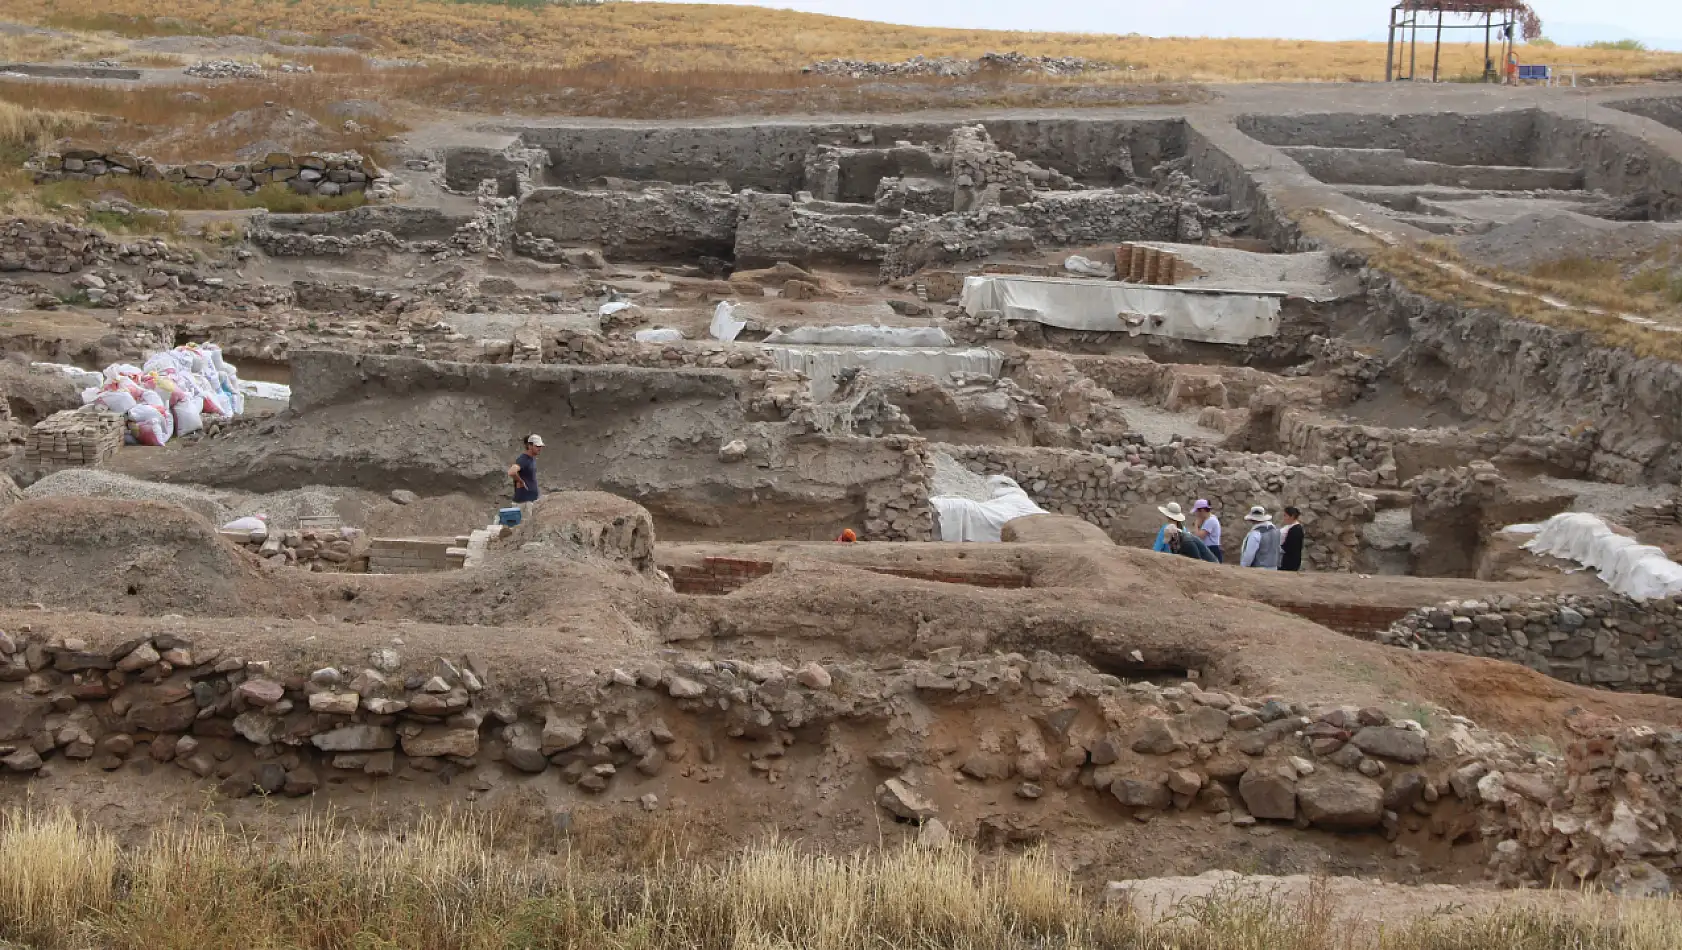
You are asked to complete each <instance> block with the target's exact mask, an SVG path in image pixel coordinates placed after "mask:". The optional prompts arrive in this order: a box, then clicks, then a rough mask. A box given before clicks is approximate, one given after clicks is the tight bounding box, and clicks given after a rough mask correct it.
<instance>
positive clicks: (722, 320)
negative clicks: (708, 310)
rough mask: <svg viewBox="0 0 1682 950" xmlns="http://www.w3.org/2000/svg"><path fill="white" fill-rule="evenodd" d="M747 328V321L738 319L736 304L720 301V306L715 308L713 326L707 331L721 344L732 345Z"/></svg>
mask: <svg viewBox="0 0 1682 950" xmlns="http://www.w3.org/2000/svg"><path fill="white" fill-rule="evenodd" d="M747 326H748V322H747V321H746V320H741V319H738V318H737V316H736V305H735V304H733V303H731V302H730V301H728V300H720V301H719V302H718V306H717V307H714V308H713V322H712V326H710V327H708V328H707V329H708V332H710V333H712V337H713V339H715V340H717V341H719V342H720V343H732V342H735V339H736V337H738V336H740V335H741V333H742V331H743V330H745V329H747Z"/></svg>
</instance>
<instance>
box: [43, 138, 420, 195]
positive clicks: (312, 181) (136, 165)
mask: <svg viewBox="0 0 1682 950" xmlns="http://www.w3.org/2000/svg"><path fill="white" fill-rule="evenodd" d="M25 167H26V168H28V169H29V170H30V171H31V172H33V173H34V176H35V181H36V183H40V182H46V181H100V180H102V179H112V178H126V177H134V178H142V179H145V180H148V181H167V182H172V183H174V184H178V185H187V186H191V187H197V188H233V189H235V190H238V191H255V190H257V189H258V188H261V187H263V186H264V185H268V184H281V185H285V186H286V187H288V188H290V189H292V190H293V191H295V192H297V193H299V194H302V195H320V196H322V197H332V196H334V195H350V194H356V193H359V192H364V191H365V192H367V193H368V197H370V198H390V197H392V190H391V185H390V182H389V180H382V178H383V176H382V173H381V172H380V170H379V169H378V168H376V167H375V166H374V164H373V162H371V161H369V160H368V159H366V158H364V157H363V156H361V155H359V154H357V153H355V152H344V153H342V154H334V153H322V154H310V155H292V154H290V153H287V152H271V153H269V154H268V155H266V156H264V157H263V158H262V159H261V160H259V161H255V162H231V163H217V162H189V163H187V164H183V165H161V164H159V163H157V162H155V161H153V160H152V159H150V158H145V157H141V156H137V155H133V154H130V153H127V152H100V151H96V150H93V149H67V150H65V151H64V152H49V153H47V154H45V155H41V156H38V157H36V158H34V159H32V160H31V161H30V162H29V163H28V164H27V165H26V166H25Z"/></svg>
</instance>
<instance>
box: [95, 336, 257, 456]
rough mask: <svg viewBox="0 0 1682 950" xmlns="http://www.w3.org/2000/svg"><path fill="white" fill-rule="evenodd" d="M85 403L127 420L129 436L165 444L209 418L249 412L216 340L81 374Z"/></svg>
mask: <svg viewBox="0 0 1682 950" xmlns="http://www.w3.org/2000/svg"><path fill="white" fill-rule="evenodd" d="M77 378H78V381H79V382H81V383H82V384H83V385H84V386H85V387H86V388H85V389H83V390H82V402H83V404H88V403H98V404H99V405H101V406H103V407H104V408H106V409H108V410H110V411H112V412H115V413H119V414H121V415H123V416H125V417H126V418H127V419H128V440H129V441H130V442H131V443H134V444H137V445H163V444H164V443H166V442H168V441H169V440H170V439H172V438H175V437H176V436H182V435H188V434H190V433H193V432H197V431H199V430H200V429H202V428H204V424H205V419H206V417H221V418H224V419H231V418H233V417H234V416H237V415H240V414H241V413H243V412H244V411H245V395H244V393H242V392H241V391H240V379H239V373H238V371H237V370H236V369H235V368H234V366H233V365H232V364H230V363H227V362H225V361H224V360H223V359H222V349H221V347H219V346H217V345H216V344H214V343H203V344H194V343H190V344H187V345H185V346H178V347H176V348H175V349H173V350H165V351H163V352H161V353H153V354H151V355H150V356H148V357H147V358H146V362H145V364H144V365H142V366H135V365H133V364H131V363H113V364H111V365H110V366H107V367H105V370H104V372H102V373H89V372H80V373H78V377H77Z"/></svg>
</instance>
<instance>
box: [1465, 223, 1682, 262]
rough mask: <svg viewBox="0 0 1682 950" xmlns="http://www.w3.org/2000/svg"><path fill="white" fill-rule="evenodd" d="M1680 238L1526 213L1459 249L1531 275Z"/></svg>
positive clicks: (1668, 232) (1669, 231) (1643, 227)
mask: <svg viewBox="0 0 1682 950" xmlns="http://www.w3.org/2000/svg"><path fill="white" fill-rule="evenodd" d="M1678 239H1682V230H1678V229H1676V228H1671V227H1665V226H1663V225H1656V224H1626V223H1622V222H1616V221H1605V220H1602V219H1600V218H1591V217H1588V216H1586V215H1580V214H1528V215H1525V216H1524V217H1522V218H1517V219H1515V220H1513V221H1512V222H1511V223H1508V224H1503V225H1501V226H1500V227H1498V228H1495V229H1493V230H1490V231H1487V232H1485V233H1483V234H1475V235H1471V236H1469V237H1464V238H1461V239H1460V240H1459V241H1458V242H1456V244H1457V246H1458V248H1459V250H1460V253H1462V254H1464V255H1465V256H1467V257H1468V258H1471V259H1472V260H1475V261H1478V262H1481V263H1484V264H1493V265H1495V266H1497V267H1505V268H1507V269H1509V270H1517V271H1528V270H1530V269H1532V268H1534V267H1537V266H1539V265H1542V264H1547V263H1550V262H1552V261H1558V260H1563V259H1566V258H1580V257H1592V258H1595V259H1597V260H1603V261H1623V260H1629V259H1631V258H1635V257H1640V256H1641V255H1643V254H1646V253H1648V252H1650V251H1652V250H1653V249H1654V248H1657V247H1659V246H1661V245H1663V244H1666V243H1669V242H1671V241H1675V240H1678Z"/></svg>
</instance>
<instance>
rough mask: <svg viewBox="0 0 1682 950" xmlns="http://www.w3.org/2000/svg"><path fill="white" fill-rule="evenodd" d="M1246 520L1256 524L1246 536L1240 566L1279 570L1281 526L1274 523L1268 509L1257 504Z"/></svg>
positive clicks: (1246, 516) (1245, 517)
mask: <svg viewBox="0 0 1682 950" xmlns="http://www.w3.org/2000/svg"><path fill="white" fill-rule="evenodd" d="M1244 520H1245V521H1248V522H1250V524H1252V525H1254V527H1252V528H1251V529H1250V533H1249V534H1247V535H1245V536H1244V554H1243V556H1242V557H1241V558H1240V559H1239V562H1238V566H1239V567H1259V568H1262V569H1264V570H1269V571H1277V570H1278V569H1279V526H1278V525H1275V524H1274V523H1273V516H1272V515H1270V514H1268V513H1267V509H1266V508H1263V507H1262V506H1261V505H1257V506H1255V507H1254V508H1251V509H1250V513H1249V514H1247V515H1245V516H1244Z"/></svg>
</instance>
